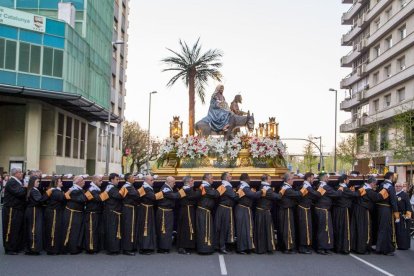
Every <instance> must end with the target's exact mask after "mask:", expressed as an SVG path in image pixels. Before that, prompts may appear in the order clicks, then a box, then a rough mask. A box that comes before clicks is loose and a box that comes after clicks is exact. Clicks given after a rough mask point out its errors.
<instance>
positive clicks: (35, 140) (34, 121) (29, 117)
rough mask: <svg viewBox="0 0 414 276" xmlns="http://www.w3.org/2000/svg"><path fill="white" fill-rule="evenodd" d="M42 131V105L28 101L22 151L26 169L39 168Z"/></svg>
mask: <svg viewBox="0 0 414 276" xmlns="http://www.w3.org/2000/svg"><path fill="white" fill-rule="evenodd" d="M41 131H42V105H41V104H40V103H28V104H27V105H26V121H25V130H24V152H25V158H26V169H39V167H40V164H39V161H40V139H41Z"/></svg>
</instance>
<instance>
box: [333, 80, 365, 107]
mask: <svg viewBox="0 0 414 276" xmlns="http://www.w3.org/2000/svg"><path fill="white" fill-rule="evenodd" d="M368 88H369V86H368V85H367V86H366V87H365V88H364V89H363V90H361V91H359V92H357V93H355V94H353V95H352V97H351V98H347V99H345V100H343V101H342V102H341V103H340V105H339V107H340V109H341V110H344V111H351V109H352V107H354V106H356V105H358V104H360V103H361V102H364V101H365V100H366V99H367V97H366V96H367V92H368Z"/></svg>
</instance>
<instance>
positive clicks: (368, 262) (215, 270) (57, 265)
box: [0, 239, 414, 276]
mask: <svg viewBox="0 0 414 276" xmlns="http://www.w3.org/2000/svg"><path fill="white" fill-rule="evenodd" d="M0 245H1V246H0V276H14V275H17V276H20V275H22V276H23V275H45V276H47V275H54V276H55V275H99V276H106V275H111V276H113V275H154V276H155V275H196V276H203V275H335V276H340V275H364V276H370V275H405V276H408V275H414V250H413V248H414V240H413V241H412V247H413V248H412V249H411V250H408V251H397V252H396V254H395V256H393V257H390V256H382V255H376V254H373V255H363V256H361V255H355V257H356V258H359V259H356V258H355V257H353V256H351V255H349V256H344V255H336V254H333V255H329V256H321V255H317V254H315V253H314V254H312V255H301V254H296V255H285V254H282V253H280V252H277V253H275V254H273V255H256V254H251V255H238V254H228V255H219V254H214V255H210V256H199V255H197V254H192V255H189V256H184V255H179V254H177V253H175V252H173V253H170V254H155V255H150V256H143V255H136V256H124V255H118V256H108V255H106V254H104V253H102V254H98V255H93V256H91V255H86V254H80V255H61V256H47V255H45V254H44V253H43V254H42V255H41V256H26V255H24V254H20V255H17V256H8V255H4V249H3V244H2V239H1V241H0ZM221 256H222V257H221Z"/></svg>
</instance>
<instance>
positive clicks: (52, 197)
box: [44, 176, 65, 255]
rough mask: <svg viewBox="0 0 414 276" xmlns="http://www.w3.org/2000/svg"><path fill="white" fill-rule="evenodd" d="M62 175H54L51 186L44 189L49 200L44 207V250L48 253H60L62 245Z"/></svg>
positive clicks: (63, 204)
mask: <svg viewBox="0 0 414 276" xmlns="http://www.w3.org/2000/svg"><path fill="white" fill-rule="evenodd" d="M62 187H63V181H62V177H61V176H60V177H56V176H54V177H53V178H52V181H51V188H50V189H48V190H47V191H46V193H47V194H48V195H49V200H48V202H47V205H46V208H45V215H44V218H45V229H44V230H45V242H44V244H45V251H46V252H47V254H48V255H57V254H60V253H61V250H62V246H63V235H62V227H63V209H64V208H65V194H64V193H63V192H62Z"/></svg>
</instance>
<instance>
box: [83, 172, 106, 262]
mask: <svg viewBox="0 0 414 276" xmlns="http://www.w3.org/2000/svg"><path fill="white" fill-rule="evenodd" d="M101 185H102V176H100V175H94V176H93V177H92V182H91V183H90V186H89V189H88V191H86V193H85V196H86V198H87V199H88V201H87V202H86V206H85V238H84V248H85V250H86V253H88V254H96V253H98V252H99V251H100V250H102V249H103V241H104V232H103V223H102V212H103V202H102V200H101V198H100V197H99V196H100V194H101Z"/></svg>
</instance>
